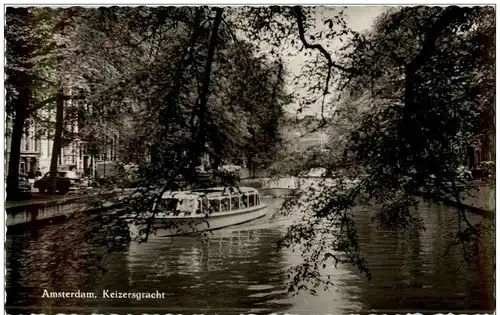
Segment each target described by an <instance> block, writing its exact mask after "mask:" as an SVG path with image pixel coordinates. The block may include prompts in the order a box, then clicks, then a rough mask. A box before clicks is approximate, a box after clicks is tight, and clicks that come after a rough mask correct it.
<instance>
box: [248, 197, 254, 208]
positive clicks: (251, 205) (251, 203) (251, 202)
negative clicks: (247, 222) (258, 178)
mask: <svg viewBox="0 0 500 315" xmlns="http://www.w3.org/2000/svg"><path fill="white" fill-rule="evenodd" d="M248 206H249V207H253V206H255V195H249V196H248Z"/></svg>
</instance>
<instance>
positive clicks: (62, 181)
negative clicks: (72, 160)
mask: <svg viewBox="0 0 500 315" xmlns="http://www.w3.org/2000/svg"><path fill="white" fill-rule="evenodd" d="M66 173H68V172H58V173H57V178H56V190H57V191H58V192H59V193H62V194H65V193H67V192H68V191H69V190H70V189H71V187H72V186H74V185H75V181H72V179H71V178H68V177H67V176H66V175H67V174H66ZM49 177H50V172H47V173H46V174H45V176H43V177H42V178H40V179H39V180H37V181H36V182H35V184H34V185H33V187H35V188H38V191H39V192H41V193H45V192H46V191H48V190H49V185H50V181H49Z"/></svg>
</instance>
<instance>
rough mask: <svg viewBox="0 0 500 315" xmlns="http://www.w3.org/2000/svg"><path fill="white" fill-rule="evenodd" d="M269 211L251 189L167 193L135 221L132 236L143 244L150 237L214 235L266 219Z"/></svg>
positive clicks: (131, 229) (131, 228) (131, 227)
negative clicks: (150, 209)
mask: <svg viewBox="0 0 500 315" xmlns="http://www.w3.org/2000/svg"><path fill="white" fill-rule="evenodd" d="M266 208H267V205H266V204H264V203H262V202H261V200H260V197H259V192H258V191H257V189H255V188H251V187H211V188H205V189H195V190H190V191H167V192H165V193H164V194H163V195H162V198H161V201H160V202H158V203H155V204H154V206H153V209H152V211H151V212H148V213H145V214H143V215H142V216H141V218H139V219H138V218H135V219H134V221H133V222H132V224H131V225H130V234H131V238H132V239H133V240H134V239H135V240H137V239H139V240H140V239H141V237H144V236H145V235H146V233H151V234H153V235H156V236H162V237H163V236H176V235H185V234H191V233H197V232H204V231H210V230H215V229H220V228H224V227H227V226H231V225H237V224H241V223H245V222H248V221H252V220H255V219H257V218H260V217H263V216H264V215H265V214H266V211H267V210H266Z"/></svg>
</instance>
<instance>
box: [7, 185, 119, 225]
mask: <svg viewBox="0 0 500 315" xmlns="http://www.w3.org/2000/svg"><path fill="white" fill-rule="evenodd" d="M112 194H113V193H109V192H108V193H105V194H101V195H99V194H83V193H80V194H68V195H42V194H38V195H33V196H32V198H30V199H29V200H22V201H8V202H6V203H5V215H6V226H7V227H14V226H22V225H25V224H30V223H34V222H44V221H50V220H57V219H61V218H65V217H68V216H70V215H71V214H73V213H76V212H83V211H99V210H107V209H111V208H114V207H116V206H118V204H114V203H112V202H104V203H102V202H96V199H101V200H103V199H105V198H108V197H111V195H112Z"/></svg>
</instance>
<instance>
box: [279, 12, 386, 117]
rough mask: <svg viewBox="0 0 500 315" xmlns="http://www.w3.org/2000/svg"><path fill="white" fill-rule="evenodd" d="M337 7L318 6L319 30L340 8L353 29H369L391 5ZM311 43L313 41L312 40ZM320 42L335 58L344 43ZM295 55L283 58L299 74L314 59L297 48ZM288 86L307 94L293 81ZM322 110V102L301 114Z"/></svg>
mask: <svg viewBox="0 0 500 315" xmlns="http://www.w3.org/2000/svg"><path fill="white" fill-rule="evenodd" d="M337 8H338V9H337ZM337 8H335V10H331V7H330V8H327V7H324V6H323V7H318V8H316V12H317V13H318V14H317V22H316V26H317V29H318V30H319V29H324V28H325V26H324V25H323V18H325V16H327V15H328V14H335V13H336V12H338V11H339V10H342V9H343V12H344V15H345V21H346V24H347V26H348V27H349V28H351V29H352V30H353V31H356V32H360V33H362V32H364V31H367V30H369V29H370V28H371V27H372V25H373V23H374V22H375V19H376V17H377V16H379V15H380V14H381V13H383V12H384V11H385V10H387V9H388V8H389V6H348V7H337ZM344 42H345V41H344ZM311 43H313V42H312V41H311ZM319 43H321V44H322V45H323V47H325V49H327V50H329V52H330V53H331V54H332V56H333V58H334V59H335V53H336V50H337V49H338V48H340V47H341V45H342V42H341V41H340V40H338V39H337V40H329V41H327V40H323V41H320V42H319ZM326 44H329V45H330V47H329V48H327V47H326ZM291 51H292V50H291ZM293 55H294V56H293V57H284V58H283V60H284V61H285V63H286V64H287V69H288V70H289V71H290V72H291V74H292V75H298V74H300V72H301V69H302V66H303V65H304V64H305V63H307V62H308V61H310V60H312V59H313V58H312V57H307V56H305V54H304V52H302V53H301V52H299V51H298V50H296V49H295V51H294V53H293ZM288 88H289V90H290V91H294V93H295V94H296V95H298V96H300V95H303V94H305V90H302V89H300V88H299V89H296V88H295V87H294V86H292V84H291V83H290V84H289V85H288ZM297 108H298V104H297V103H294V104H292V105H291V106H288V107H287V108H286V110H287V112H289V113H291V114H292V113H296V111H297ZM320 111H321V104H320V103H316V104H313V105H311V106H310V107H309V108H307V109H305V110H304V111H303V112H302V114H301V115H300V116H302V115H319V113H320Z"/></svg>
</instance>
